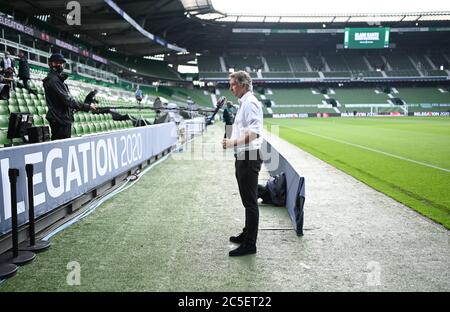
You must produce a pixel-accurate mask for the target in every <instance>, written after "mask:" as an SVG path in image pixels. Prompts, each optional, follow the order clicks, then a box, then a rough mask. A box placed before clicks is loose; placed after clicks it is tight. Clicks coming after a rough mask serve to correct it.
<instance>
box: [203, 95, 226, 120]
mask: <svg viewBox="0 0 450 312" xmlns="http://www.w3.org/2000/svg"><path fill="white" fill-rule="evenodd" d="M226 102H227V98H226V97H224V96H221V97H220V98H219V100H217V103H216V109H215V110H214V112H213V114H212V116H211V117H210V118H209V119H208V121H207V123H206V125H210V124H211V123H212V120H213V119H214V116H216V114H217V112H218V111H219V109H221V108H222V107H223V105H224V104H225V103H226Z"/></svg>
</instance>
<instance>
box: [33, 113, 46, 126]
mask: <svg viewBox="0 0 450 312" xmlns="http://www.w3.org/2000/svg"><path fill="white" fill-rule="evenodd" d="M33 124H34V125H35V126H43V125H44V120H43V119H42V117H41V116H39V115H34V116H33Z"/></svg>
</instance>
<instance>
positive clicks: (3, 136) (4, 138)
mask: <svg viewBox="0 0 450 312" xmlns="http://www.w3.org/2000/svg"><path fill="white" fill-rule="evenodd" d="M8 143H9V140H8V130H0V145H5V144H8Z"/></svg>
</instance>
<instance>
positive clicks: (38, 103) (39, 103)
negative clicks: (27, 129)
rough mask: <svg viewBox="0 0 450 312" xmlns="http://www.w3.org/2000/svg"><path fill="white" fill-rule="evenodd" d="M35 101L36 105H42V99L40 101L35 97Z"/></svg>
mask: <svg viewBox="0 0 450 312" xmlns="http://www.w3.org/2000/svg"><path fill="white" fill-rule="evenodd" d="M33 103H34V106H41V101H39V100H38V99H34V100H33Z"/></svg>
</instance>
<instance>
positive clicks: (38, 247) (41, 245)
mask: <svg viewBox="0 0 450 312" xmlns="http://www.w3.org/2000/svg"><path fill="white" fill-rule="evenodd" d="M25 170H26V172H27V184H28V229H29V236H30V242H29V243H28V242H24V243H23V244H21V245H20V247H19V249H20V250H29V251H34V252H40V251H44V250H46V249H48V248H49V247H50V242H49V241H44V240H38V241H36V230H35V226H34V225H35V220H34V217H35V216H34V191H33V174H34V166H33V164H26V165H25Z"/></svg>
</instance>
